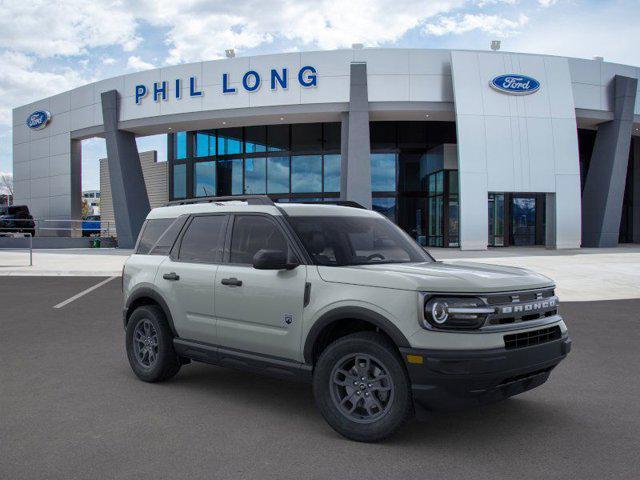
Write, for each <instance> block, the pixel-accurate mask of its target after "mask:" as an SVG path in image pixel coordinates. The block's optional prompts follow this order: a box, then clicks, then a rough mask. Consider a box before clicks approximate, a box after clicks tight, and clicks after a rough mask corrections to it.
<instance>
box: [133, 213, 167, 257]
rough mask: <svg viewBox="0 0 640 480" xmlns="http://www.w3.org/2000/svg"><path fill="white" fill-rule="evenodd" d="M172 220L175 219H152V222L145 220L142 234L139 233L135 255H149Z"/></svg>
mask: <svg viewBox="0 0 640 480" xmlns="http://www.w3.org/2000/svg"><path fill="white" fill-rule="evenodd" d="M174 220H175V218H154V219H152V220H147V222H146V223H145V225H144V228H143V230H142V232H141V233H140V239H139V240H138V248H137V249H136V253H137V254H140V255H146V254H147V253H149V250H151V247H153V246H154V245H155V243H156V242H157V241H158V239H159V238H160V236H161V235H162V234H163V233H164V232H165V230H166V229H167V228H169V225H171V224H172V223H173V221H174Z"/></svg>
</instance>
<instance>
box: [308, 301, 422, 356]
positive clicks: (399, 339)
mask: <svg viewBox="0 0 640 480" xmlns="http://www.w3.org/2000/svg"><path fill="white" fill-rule="evenodd" d="M343 319H353V320H362V321H364V322H367V323H370V324H372V325H374V326H375V327H377V328H379V329H380V330H382V331H383V332H384V333H385V334H387V335H388V336H389V338H391V340H393V342H394V343H395V344H396V346H398V347H399V348H409V347H410V346H411V345H410V344H409V341H408V340H407V337H405V335H404V334H403V333H402V331H400V329H399V328H398V327H397V326H396V325H394V324H393V323H392V322H391V321H390V320H389V319H388V318H386V317H385V316H383V315H381V314H379V313H378V312H374V311H373V310H370V309H368V308H364V307H357V306H343V307H337V308H335V309H333V310H330V311H328V312H326V313H324V314H323V315H322V316H321V317H320V318H318V320H316V322H315V323H314V324H313V326H312V327H311V329H310V330H309V333H308V334H307V337H306V339H305V342H304V349H303V357H304V361H305V363H308V364H311V363H313V349H314V347H315V345H316V341H317V340H318V338H319V337H320V334H321V333H322V332H323V331H324V330H325V328H326V327H328V326H330V325H331V324H333V323H335V322H339V321H340V320H343Z"/></svg>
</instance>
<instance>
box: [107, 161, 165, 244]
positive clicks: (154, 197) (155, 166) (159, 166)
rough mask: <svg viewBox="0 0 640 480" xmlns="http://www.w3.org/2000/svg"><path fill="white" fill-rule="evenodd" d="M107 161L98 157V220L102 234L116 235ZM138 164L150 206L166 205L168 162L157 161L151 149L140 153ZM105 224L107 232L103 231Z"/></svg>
mask: <svg viewBox="0 0 640 480" xmlns="http://www.w3.org/2000/svg"><path fill="white" fill-rule="evenodd" d="M107 162H108V159H106V158H101V159H100V198H101V202H100V211H101V216H100V220H101V221H102V228H103V234H107V235H117V231H116V224H115V215H114V211H113V200H112V197H111V183H110V181H109V166H108V164H107ZM140 164H141V166H142V175H143V176H144V183H145V186H146V187H147V195H148V197H149V204H150V205H151V208H156V207H161V206H164V205H166V204H167V202H168V201H169V184H168V163H167V162H158V155H157V152H156V151H155V150H153V151H149V152H141V153H140ZM107 226H108V228H109V231H108V232H106V231H105V230H106V228H107Z"/></svg>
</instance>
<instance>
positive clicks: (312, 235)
mask: <svg viewBox="0 0 640 480" xmlns="http://www.w3.org/2000/svg"><path fill="white" fill-rule="evenodd" d="M289 222H290V223H291V225H292V226H293V228H294V230H296V232H297V234H298V236H299V237H300V239H301V240H302V243H303V244H304V246H305V248H306V249H307V251H308V252H309V255H311V257H312V258H313V259H314V261H315V262H316V263H317V264H318V265H332V266H343V265H373V264H379V263H407V262H428V261H431V258H430V257H429V256H428V255H427V253H426V252H425V251H424V250H422V248H420V247H419V246H418V245H417V244H416V243H414V242H413V241H412V240H411V239H410V238H409V237H408V236H407V234H405V233H404V232H403V231H402V230H401V229H400V228H399V227H397V226H396V225H394V224H393V223H391V222H390V221H388V220H386V219H384V218H381V217H377V216H376V217H346V216H345V217H295V216H291V217H289Z"/></svg>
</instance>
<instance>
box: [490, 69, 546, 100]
mask: <svg viewBox="0 0 640 480" xmlns="http://www.w3.org/2000/svg"><path fill="white" fill-rule="evenodd" d="M489 85H491V88H493V89H494V90H497V91H499V92H502V93H508V94H510V95H530V94H532V93H535V92H537V91H538V90H539V89H540V82H539V81H538V80H536V79H535V78H531V77H527V76H526V75H518V74H516V73H509V74H507V75H500V76H498V77H495V78H494V79H493V80H491V81H490V82H489Z"/></svg>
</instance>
